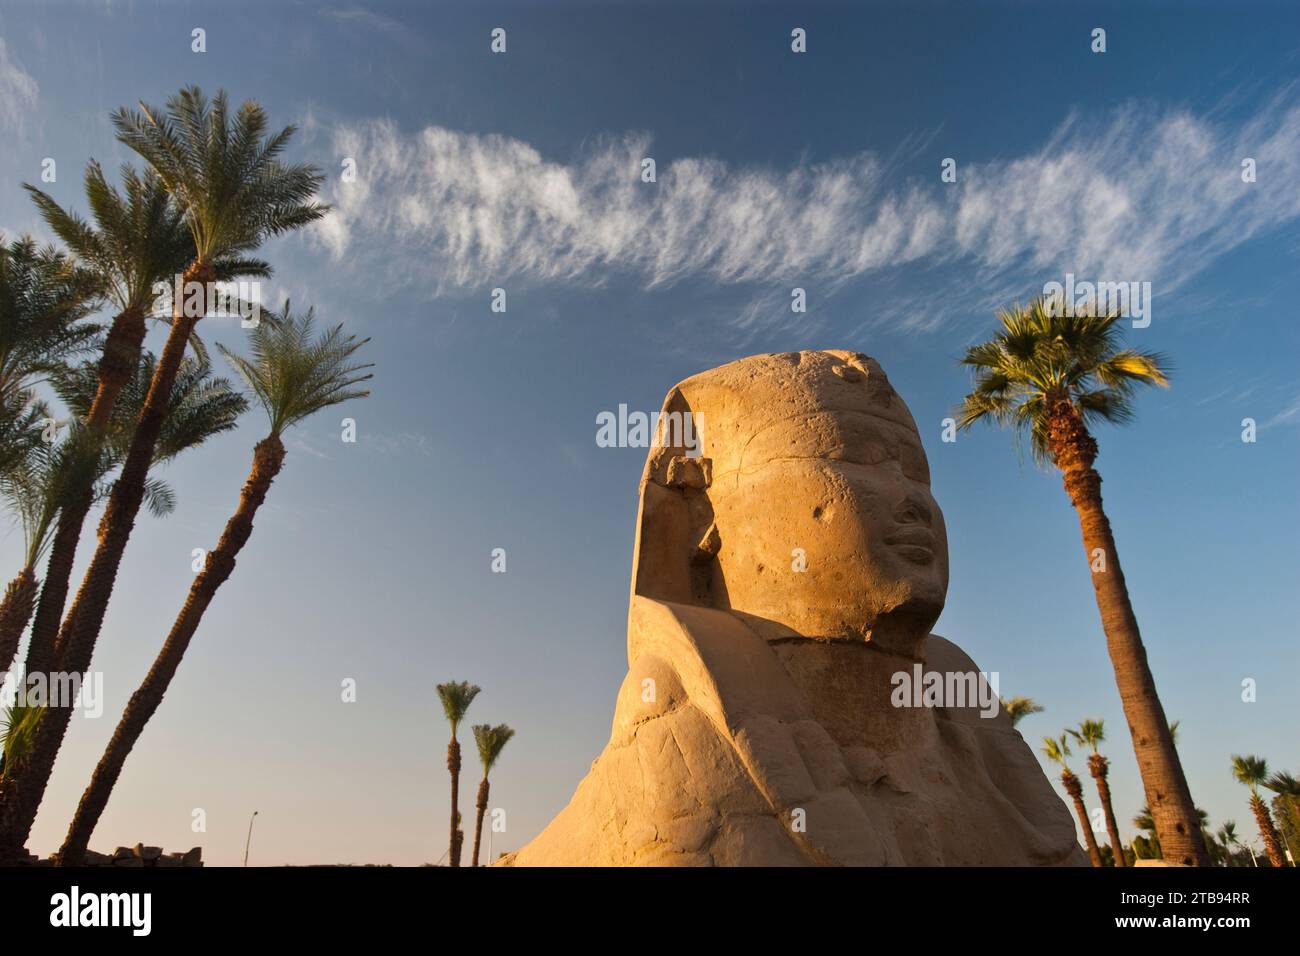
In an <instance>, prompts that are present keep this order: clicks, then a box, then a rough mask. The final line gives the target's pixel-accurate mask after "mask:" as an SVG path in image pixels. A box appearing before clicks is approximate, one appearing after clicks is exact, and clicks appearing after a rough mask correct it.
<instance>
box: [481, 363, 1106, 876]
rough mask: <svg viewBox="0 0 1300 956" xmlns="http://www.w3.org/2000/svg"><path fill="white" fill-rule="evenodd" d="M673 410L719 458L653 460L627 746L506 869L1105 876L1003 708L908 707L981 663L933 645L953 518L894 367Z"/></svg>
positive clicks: (612, 744) (639, 569) (761, 373)
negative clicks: (807, 868)
mask: <svg viewBox="0 0 1300 956" xmlns="http://www.w3.org/2000/svg"><path fill="white" fill-rule="evenodd" d="M664 412H665V413H669V414H671V413H674V412H676V413H686V412H689V413H691V414H692V416H693V418H694V420H695V431H696V433H697V434H698V436H699V446H698V447H692V448H687V447H685V446H681V447H673V446H667V447H655V448H652V449H651V451H650V454H649V455H648V456H647V461H646V468H645V472H644V474H643V477H642V481H641V503H640V510H639V516H638V528H637V538H636V548H635V555H634V558H633V573H632V597H631V605H630V608H629V614H628V664H629V666H628V675H627V678H626V679H625V680H624V682H623V686H622V688H621V690H620V691H619V695H618V700H617V703H616V705H615V713H614V720H613V724H612V727H611V731H610V740H609V743H608V745H607V746H606V747H605V750H604V752H603V753H602V754H601V755H600V757H599V758H597V760H596V761H595V763H593V765H592V768H591V772H590V773H589V774H588V775H587V776H586V778H585V779H583V781H582V782H581V783H579V784H578V788H577V791H576V792H575V793H574V796H573V799H572V800H571V801H570V803H569V805H568V806H567V807H566V808H565V809H564V810H562V811H561V812H560V813H559V815H558V816H557V817H556V818H555V819H554V820H553V821H552V822H551V823H550V825H549V826H547V827H546V829H545V830H544V831H543V832H542V833H541V834H540V835H539V836H538V837H537V838H536V839H535V840H533V841H532V842H531V843H529V844H528V845H527V846H525V847H523V848H522V849H521V850H519V851H518V852H517V853H513V854H509V855H507V856H506V857H505V858H503V860H501V861H500V862H501V863H503V864H505V865H516V866H531V865H542V866H547V865H629V864H635V865H650V866H669V865H671V866H695V865H735V866H743V865H859V866H879V865H891V866H893V865H949V866H952V865H958V866H960V865H968V866H977V865H1013V866H1015V865H1024V866H1053V865H1086V862H1087V861H1086V859H1085V858H1084V857H1083V854H1082V852H1081V851H1080V849H1079V847H1078V845H1077V843H1076V840H1075V829H1074V822H1073V820H1072V818H1071V816H1070V813H1069V811H1068V809H1067V808H1066V807H1065V805H1064V804H1063V803H1062V802H1061V800H1060V799H1059V798H1058V797H1057V796H1056V794H1055V792H1054V791H1053V790H1052V788H1051V786H1050V785H1049V784H1048V782H1047V780H1046V778H1045V777H1044V776H1043V774H1042V771H1041V770H1040V769H1039V767H1038V764H1037V762H1036V761H1035V760H1034V757H1033V754H1032V753H1031V752H1030V751H1029V748H1028V747H1027V746H1026V745H1025V743H1024V741H1023V739H1022V738H1021V737H1020V735H1019V734H1018V733H1017V732H1016V731H1015V730H1014V729H1013V728H1012V727H1011V724H1010V721H1009V720H1008V719H1007V718H1006V716H1005V715H1004V714H1002V713H1001V712H1000V709H998V708H997V707H996V705H994V706H992V707H991V708H990V710H989V711H988V712H982V711H981V707H980V706H979V704H978V703H977V702H975V701H961V700H949V699H945V700H943V701H942V702H941V703H940V705H939V706H913V705H911V704H909V705H906V706H896V705H895V702H894V701H892V700H891V689H892V688H893V686H894V683H895V680H896V675H899V674H907V675H913V674H914V673H916V672H914V670H913V668H914V667H917V666H918V665H919V668H920V674H921V675H932V674H937V675H939V676H940V677H943V676H944V675H957V674H971V675H973V674H976V673H977V668H976V665H975V664H974V662H973V661H971V659H970V658H969V657H967V656H966V655H965V654H964V653H963V652H962V651H961V650H960V649H959V648H957V647H956V646H955V645H954V644H951V643H950V642H948V641H946V640H944V639H943V638H941V637H938V636H937V635H933V634H930V633H929V629H930V627H931V626H932V625H933V623H934V622H935V620H937V618H938V616H939V613H940V611H941V610H942V608H943V603H944V599H945V596H946V593H947V586H948V553H947V537H946V532H945V529H944V524H943V515H942V512H941V511H940V509H939V506H938V504H937V502H935V500H934V498H933V497H932V495H931V493H930V487H929V478H930V476H929V466H928V464H927V462H926V458H925V453H924V451H923V450H922V448H921V443H920V439H919V437H918V435H917V432H916V426H915V424H914V423H913V421H912V417H911V414H910V413H909V412H908V410H907V407H906V405H904V404H903V402H902V399H900V398H899V397H898V395H897V394H896V393H895V392H894V390H893V388H892V387H891V386H890V384H889V381H888V379H887V378H886V377H885V374H884V372H883V371H882V370H881V369H880V366H879V365H878V364H877V363H876V362H875V361H874V360H873V359H870V358H868V357H866V356H865V355H862V354H860V353H852V352H797V353H794V352H792V353H785V354H782V355H761V356H755V357H753V358H748V359H743V360H741V361H739V362H733V363H731V364H730V365H725V366H723V367H721V368H718V369H714V370H712V371H709V372H705V373H703V374H701V375H697V376H695V377H693V378H691V379H688V380H687V381H685V382H683V383H681V384H680V385H678V386H677V387H676V388H674V389H673V390H672V391H671V392H670V393H669V395H668V398H667V399H666V400H665V403H664ZM669 440H671V439H669ZM972 679H973V678H972ZM954 686H956V685H954ZM971 686H972V687H975V686H976V683H972V684H971Z"/></svg>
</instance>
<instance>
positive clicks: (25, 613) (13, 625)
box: [0, 565, 37, 675]
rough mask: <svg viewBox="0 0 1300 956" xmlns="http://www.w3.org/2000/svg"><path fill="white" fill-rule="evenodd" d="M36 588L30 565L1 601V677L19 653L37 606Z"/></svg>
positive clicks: (14, 581) (10, 583)
mask: <svg viewBox="0 0 1300 956" xmlns="http://www.w3.org/2000/svg"><path fill="white" fill-rule="evenodd" d="M36 587H37V585H36V573H35V572H34V571H33V570H32V567H31V565H28V566H27V567H25V568H23V569H22V570H21V571H19V572H18V574H17V575H16V576H15V577H14V579H13V580H12V581H10V582H9V586H8V587H7V588H5V596H4V599H3V600H0V675H3V674H4V673H5V672H7V671H8V670H9V668H10V667H11V666H12V665H13V662H14V657H15V656H16V655H17V653H18V642H19V641H21V640H22V639H23V631H25V630H27V622H28V621H30V620H31V618H32V608H33V607H34V606H35V605H36Z"/></svg>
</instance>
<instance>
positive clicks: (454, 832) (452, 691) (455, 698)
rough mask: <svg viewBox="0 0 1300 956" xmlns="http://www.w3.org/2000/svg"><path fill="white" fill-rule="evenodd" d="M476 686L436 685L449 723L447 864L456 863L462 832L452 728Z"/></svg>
mask: <svg viewBox="0 0 1300 956" xmlns="http://www.w3.org/2000/svg"><path fill="white" fill-rule="evenodd" d="M478 692H479V688H478V687H477V686H475V685H474V684H471V683H470V682H469V681H459V682H457V681H451V682H449V683H446V684H439V685H438V698H439V699H440V700H441V701H442V711H443V713H444V714H446V715H447V722H448V723H449V724H451V742H450V743H449V744H447V771H448V772H449V773H450V774H451V846H450V848H449V849H448V851H447V852H448V865H449V866H460V849H461V844H462V843H463V842H464V839H465V834H464V833H463V832H462V831H461V828H460V741H459V740H457V739H456V728H457V727H458V726H460V722H461V721H462V720H464V719H465V712H466V711H468V710H469V705H470V704H472V703H473V702H474V698H475V697H477V696H478Z"/></svg>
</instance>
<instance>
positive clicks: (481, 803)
mask: <svg viewBox="0 0 1300 956" xmlns="http://www.w3.org/2000/svg"><path fill="white" fill-rule="evenodd" d="M487 805H488V778H487V777H484V778H483V779H482V781H480V783H479V785H478V802H477V803H476V805H475V806H476V809H477V811H478V812H477V813H476V814H475V816H474V856H473V858H472V859H471V860H470V866H478V847H479V841H480V840H482V838H483V814H485V813H487Z"/></svg>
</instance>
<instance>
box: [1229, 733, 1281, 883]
mask: <svg viewBox="0 0 1300 956" xmlns="http://www.w3.org/2000/svg"><path fill="white" fill-rule="evenodd" d="M1232 775H1233V777H1235V778H1236V780H1237V782H1238V783H1242V784H1245V785H1246V786H1247V787H1249V788H1250V809H1251V812H1252V813H1254V814H1255V822H1256V823H1257V824H1258V825H1259V835H1260V836H1261V837H1262V838H1263V840H1264V849H1265V850H1266V851H1267V853H1268V860H1269V862H1270V863H1272V864H1273V865H1274V866H1286V861H1285V859H1284V857H1283V856H1282V844H1281V841H1279V840H1278V836H1277V828H1276V827H1274V826H1273V815H1272V814H1271V813H1269V811H1268V804H1266V803H1265V802H1264V798H1263V797H1261V796H1260V795H1259V788H1260V786H1261V785H1263V784H1264V782H1265V781H1266V780H1267V779H1268V763H1267V762H1266V761H1265V760H1264V758H1263V757H1256V756H1253V755H1248V756H1244V757H1242V756H1238V755H1237V754H1233V755H1232Z"/></svg>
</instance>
